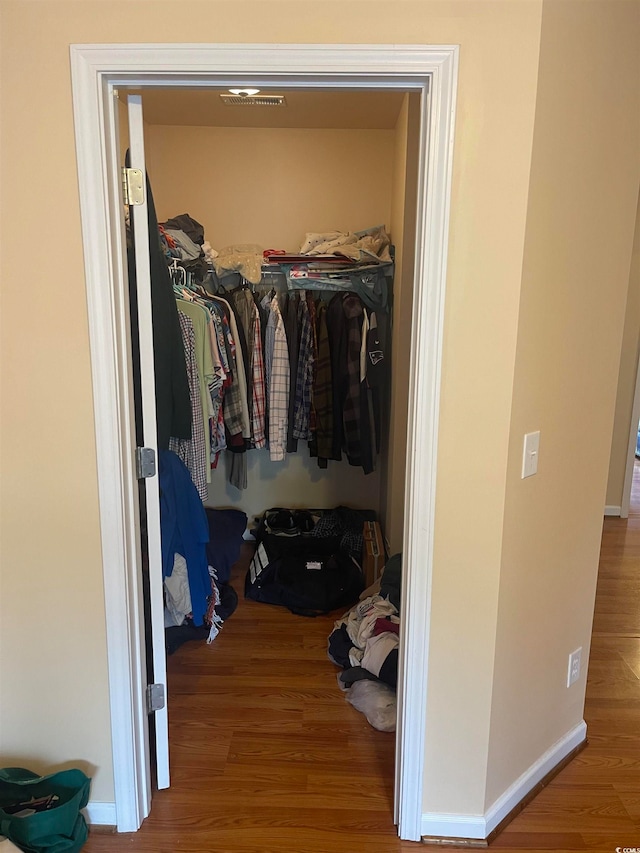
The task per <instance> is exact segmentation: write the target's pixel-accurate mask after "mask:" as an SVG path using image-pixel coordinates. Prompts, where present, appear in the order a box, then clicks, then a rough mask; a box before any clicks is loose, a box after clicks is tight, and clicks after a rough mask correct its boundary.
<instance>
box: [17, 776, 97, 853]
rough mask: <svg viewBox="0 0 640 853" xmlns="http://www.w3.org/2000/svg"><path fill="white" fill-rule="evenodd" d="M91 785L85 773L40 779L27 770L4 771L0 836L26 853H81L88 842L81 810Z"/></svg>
mask: <svg viewBox="0 0 640 853" xmlns="http://www.w3.org/2000/svg"><path fill="white" fill-rule="evenodd" d="M90 785H91V779H89V777H88V776H85V774H84V773H83V772H82V771H81V770H61V771H60V772H59V773H51V774H50V775H49V776H38V775H37V774H36V773H32V772H31V770H25V769H24V768H23V767H5V768H4V769H0V835H5V836H6V837H7V838H9V839H10V840H11V841H13V843H14V844H16V845H17V846H18V847H20V849H21V850H24V851H26V853H77V851H78V850H80V849H81V848H82V846H83V844H84V843H85V841H86V840H87V834H88V832H87V824H86V821H85V819H84V815H82V814H81V813H80V809H83V808H84V807H85V806H86V805H87V802H88V800H89V787H90ZM38 809H42V810H38ZM30 812H33V813H30ZM21 813H22V816H21Z"/></svg>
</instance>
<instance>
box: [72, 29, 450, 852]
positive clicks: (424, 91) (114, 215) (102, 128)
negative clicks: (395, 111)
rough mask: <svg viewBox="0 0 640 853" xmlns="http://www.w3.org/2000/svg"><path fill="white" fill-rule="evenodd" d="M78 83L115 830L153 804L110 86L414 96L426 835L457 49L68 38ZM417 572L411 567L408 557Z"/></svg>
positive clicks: (405, 747)
mask: <svg viewBox="0 0 640 853" xmlns="http://www.w3.org/2000/svg"><path fill="white" fill-rule="evenodd" d="M72 79H73V89H74V110H75V119H76V140H77V147H78V169H79V181H80V194H81V213H82V220H83V237H84V246H85V258H86V259H87V260H86V278H87V291H88V302H89V320H90V337H91V349H92V372H93V384H94V400H95V404H94V405H95V413H96V441H97V446H98V458H99V460H100V468H99V484H100V497H101V524H102V535H103V563H104V567H105V571H104V575H105V601H106V617H107V636H108V647H109V679H110V703H111V718H112V732H113V756H114V778H115V800H116V807H117V815H118V829H119V830H120V831H131V830H135V829H137V828H138V827H139V826H140V823H141V822H142V820H143V819H144V817H145V816H146V815H147V814H148V813H149V809H150V798H151V791H150V773H149V755H148V747H147V746H146V744H147V721H146V715H145V712H144V708H145V705H144V691H145V687H146V684H145V679H144V677H143V672H142V666H141V661H143V659H144V655H143V643H144V636H143V627H144V626H143V620H142V618H141V616H142V596H141V589H140V585H139V580H138V578H139V576H140V573H139V572H138V566H137V561H138V557H137V554H138V553H139V551H138V549H137V537H138V532H137V527H136V525H137V509H136V506H135V500H134V498H135V496H136V493H137V485H136V481H135V473H134V471H133V449H134V446H135V443H134V435H133V429H132V425H133V420H132V411H133V408H132V399H131V382H130V376H129V375H128V366H127V365H128V363H129V361H130V359H129V356H130V352H129V350H130V344H129V342H128V338H127V334H126V328H127V326H126V323H127V320H128V317H127V307H126V299H125V298H124V294H126V282H125V274H124V269H123V260H122V259H123V257H124V252H123V228H122V225H121V224H120V221H119V220H120V217H119V211H120V186H119V180H120V176H119V168H118V164H119V152H118V140H117V136H116V130H117V117H116V116H115V110H116V106H115V98H114V90H115V89H116V88H117V86H118V85H121V86H122V85H126V86H141V87H144V86H149V87H153V86H159V85H162V86H168V85H169V86H176V87H178V86H187V85H189V86H193V85H201V86H211V85H219V86H222V85H224V86H230V85H233V84H234V83H235V84H236V85H244V86H247V85H250V84H253V85H263V86H265V87H268V86H270V85H271V86H272V85H273V84H274V83H275V82H277V83H278V84H279V85H282V84H283V83H286V85H287V86H289V87H292V88H295V87H298V88H303V87H317V88H320V87H328V88H332V87H335V88H343V87H347V86H349V87H361V88H363V89H367V88H374V87H375V88H396V89H404V90H408V91H416V92H419V93H420V97H421V129H420V144H419V150H420V161H419V168H418V204H417V229H416V235H417V246H418V249H417V252H416V259H415V277H414V298H413V318H414V320H413V329H412V344H411V370H410V395H409V399H410V407H409V429H408V441H407V445H408V446H407V461H408V465H407V483H406V489H405V519H406V520H405V527H404V543H403V553H404V555H405V557H404V559H405V566H406V573H405V578H404V588H403V601H402V608H401V609H402V612H403V632H402V640H401V647H400V672H399V697H398V698H399V709H398V731H397V752H396V755H397V759H396V820H397V823H398V827H399V834H400V837H401V838H405V839H409V840H419V838H420V835H421V817H422V786H423V772H424V730H425V719H426V705H427V695H426V693H427V679H426V670H427V659H428V634H429V613H430V577H431V563H432V556H433V524H434V496H435V466H436V450H437V423H438V400H439V384H440V357H441V347H442V318H443V304H444V290H445V275H446V245H447V222H448V210H449V197H450V180H451V161H452V140H453V122H454V114H455V86H456V79H457V48H455V47H425V48H396V47H392V46H391V47H388V46H380V47H367V48H364V47H362V46H356V47H350V46H327V47H323V48H322V49H319V48H318V46H317V45H307V46H304V45H302V46H294V45H291V46H279V47H278V48H270V47H268V46H233V45H223V46H193V47H188V46H187V47H183V46H169V47H168V46H166V45H163V46H157V47H154V46H145V47H144V48H141V47H139V46H135V45H130V46H122V45H121V46H107V47H105V46H102V47H100V46H97V47H91V46H73V47H72ZM418 424H419V428H418ZM418 565H419V566H420V570H417V566H418Z"/></svg>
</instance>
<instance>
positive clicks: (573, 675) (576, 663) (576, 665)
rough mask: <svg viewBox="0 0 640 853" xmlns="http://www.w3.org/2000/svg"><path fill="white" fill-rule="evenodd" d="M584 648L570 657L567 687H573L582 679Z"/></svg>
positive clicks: (577, 650) (572, 653)
mask: <svg viewBox="0 0 640 853" xmlns="http://www.w3.org/2000/svg"><path fill="white" fill-rule="evenodd" d="M581 654H582V646H580V648H579V649H576V650H575V652H571V654H570V655H569V668H568V670H567V687H571V685H572V684H574V683H575V682H576V681H577V680H578V679H579V678H580V655H581Z"/></svg>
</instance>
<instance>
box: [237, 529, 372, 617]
mask: <svg viewBox="0 0 640 853" xmlns="http://www.w3.org/2000/svg"><path fill="white" fill-rule="evenodd" d="M338 545H339V537H338V538H335V537H328V538H326V539H325V538H311V537H305V536H294V537H281V536H280V537H279V536H272V535H269V534H267V535H266V536H264V537H263V539H262V541H260V542H259V543H258V547H257V549H256V553H255V555H254V557H253V560H252V561H251V564H250V566H249V569H248V571H247V576H246V580H245V596H246V598H250V599H253V600H254V601H261V602H263V603H264V604H277V605H280V606H282V607H287V608H288V609H289V610H290V611H291V612H292V613H295V614H297V615H299V616H320V615H321V614H324V613H330V612H331V611H332V610H337V609H338V608H342V609H345V608H347V607H349V606H350V605H351V604H353V602H354V601H356V600H357V598H358V596H359V595H360V593H361V592H362V590H363V589H364V578H363V574H362V569H361V568H360V566H359V565H358V563H356V561H355V560H354V559H353V558H352V557H350V556H348V555H346V554H344V553H341V552H340V551H338V549H337V546H338Z"/></svg>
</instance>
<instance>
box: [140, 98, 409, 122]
mask: <svg viewBox="0 0 640 853" xmlns="http://www.w3.org/2000/svg"><path fill="white" fill-rule="evenodd" d="M137 91H139V90H137ZM220 91H225V92H226V91H227V90H226V89H224V90H220V89H175V88H174V89H147V90H144V91H143V92H142V93H141V94H142V108H143V112H144V119H145V122H147V123H148V124H164V125H182V126H185V125H191V126H199V127H303V128H362V129H380V130H393V128H395V126H396V122H397V119H398V113H399V112H400V107H401V105H402V100H403V98H404V95H405V93H404V92H390V91H362V90H360V91H357V92H355V91H342V90H341V91H336V90H332V91H318V90H312V91H309V90H307V91H301V90H299V89H297V90H286V89H281V88H278V89H272V88H269V89H262V90H261V94H265V95H266V94H277V95H285V96H286V99H287V105H286V106H283V107H258V106H256V107H254V106H244V105H242V106H226V105H225V104H223V103H222V101H221V99H220V97H219V92H220Z"/></svg>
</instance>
